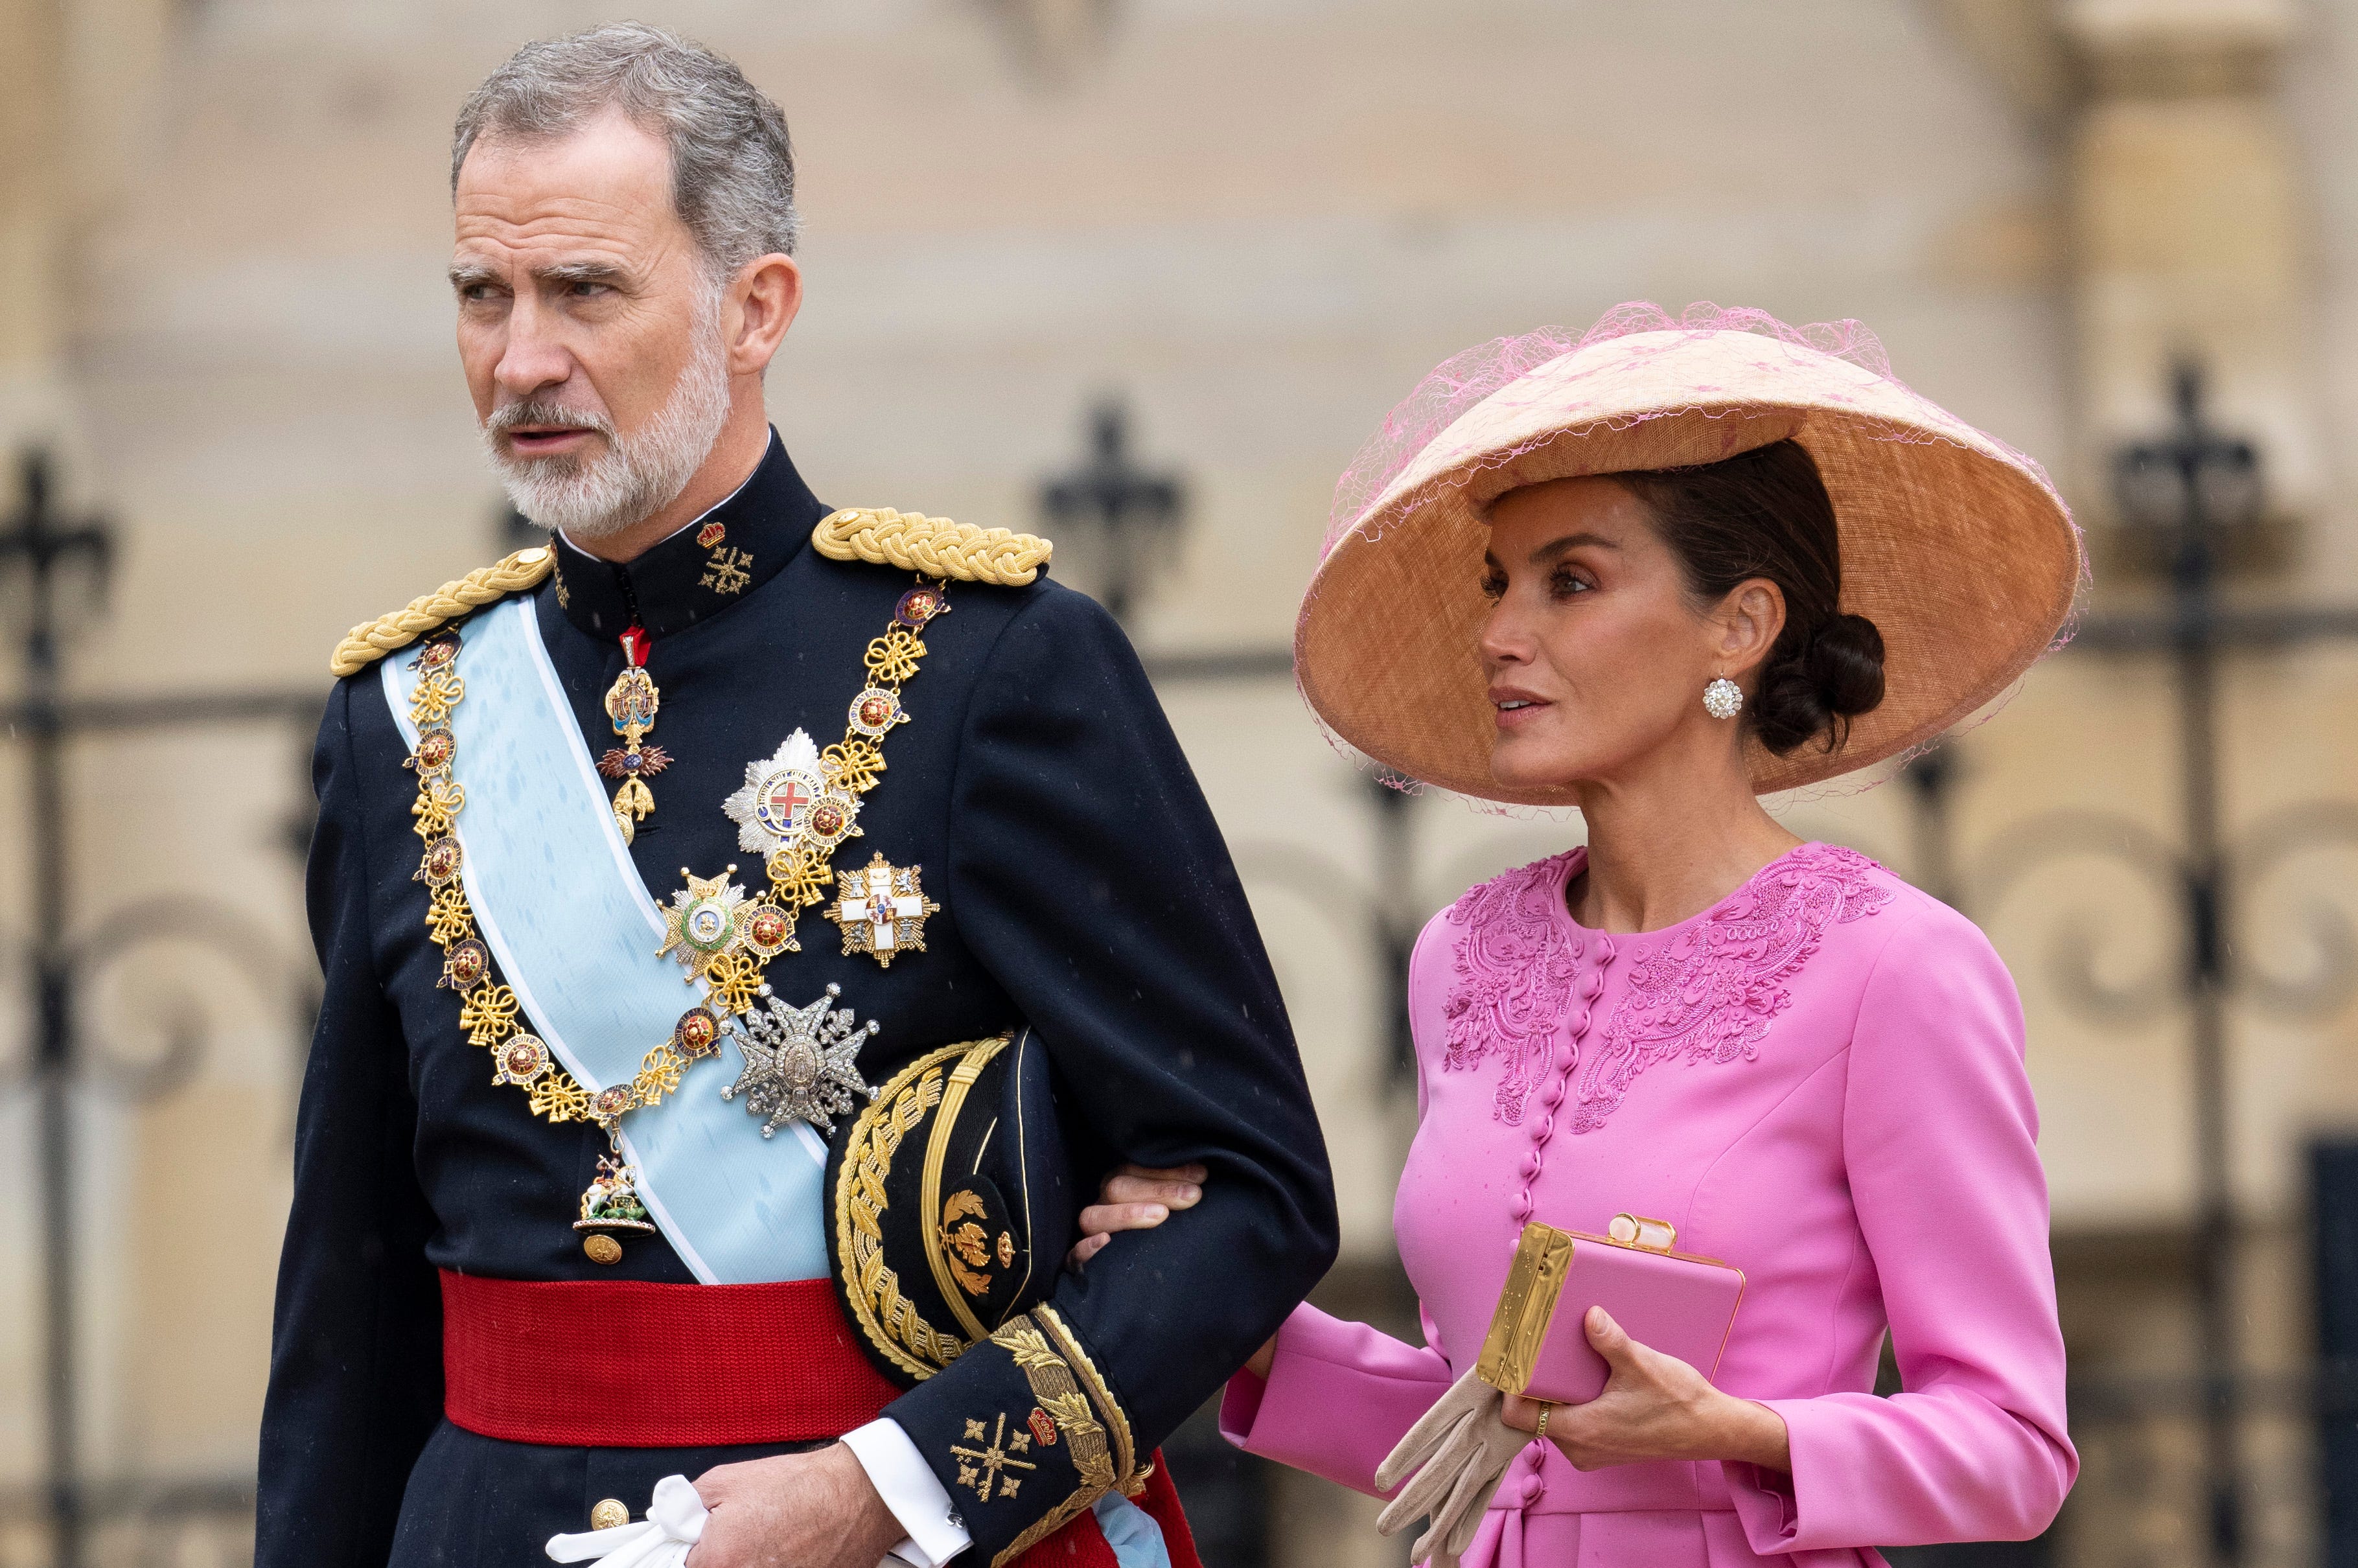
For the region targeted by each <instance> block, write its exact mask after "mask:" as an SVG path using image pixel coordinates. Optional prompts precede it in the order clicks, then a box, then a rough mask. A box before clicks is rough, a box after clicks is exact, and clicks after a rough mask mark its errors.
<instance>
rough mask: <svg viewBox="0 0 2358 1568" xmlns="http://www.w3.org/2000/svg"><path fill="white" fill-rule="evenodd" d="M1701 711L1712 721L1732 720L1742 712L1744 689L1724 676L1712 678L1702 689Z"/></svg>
mask: <svg viewBox="0 0 2358 1568" xmlns="http://www.w3.org/2000/svg"><path fill="white" fill-rule="evenodd" d="M1703 710H1704V712H1705V713H1708V714H1710V715H1711V716H1712V717H1713V718H1714V719H1733V718H1735V717H1736V715H1737V714H1738V713H1740V712H1742V711H1743V710H1744V688H1743V687H1740V686H1738V685H1736V683H1735V682H1734V681H1732V680H1730V679H1728V678H1727V677H1726V676H1713V677H1712V679H1711V682H1710V684H1709V685H1707V686H1705V687H1704V688H1703Z"/></svg>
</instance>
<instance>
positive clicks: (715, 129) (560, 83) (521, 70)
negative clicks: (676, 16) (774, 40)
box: [450, 22, 802, 278]
mask: <svg viewBox="0 0 2358 1568" xmlns="http://www.w3.org/2000/svg"><path fill="white" fill-rule="evenodd" d="M608 109H619V110H621V111H622V113H623V114H627V115H628V116H630V118H631V120H632V121H633V123H634V124H638V125H641V126H643V127H644V128H645V129H646V130H647V131H648V132H650V133H652V134H654V135H661V136H662V137H663V138H664V140H665V143H666V144H667V145H668V146H670V148H671V194H672V205H673V207H674V208H675V209H676V211H678V213H679V217H680V222H683V223H685V224H687V230H688V232H689V233H691V234H693V235H694V236H695V237H696V243H697V246H698V249H699V250H701V251H702V252H703V253H704V260H705V263H706V265H707V266H708V268H709V269H710V270H711V271H712V273H713V274H714V275H715V276H716V278H719V277H726V276H728V275H729V274H730V273H732V272H734V271H736V270H737V268H739V267H741V266H742V265H745V264H746V263H747V262H749V261H752V259H753V258H754V257H755V256H759V255H767V254H770V253H771V252H773V251H779V252H784V254H787V255H792V254H794V250H795V237H796V235H797V233H798V232H799V231H800V229H801V227H802V220H801V218H800V217H799V216H798V215H797V214H796V213H795V149H794V144H793V143H792V142H791V141H789V140H788V139H787V136H786V117H785V116H784V114H780V113H779V112H778V106H777V104H776V103H773V102H772V101H771V99H770V96H769V94H768V93H765V92H763V91H762V90H761V89H760V88H758V87H755V86H754V85H753V84H752V82H750V81H746V80H745V73H744V72H743V71H741V70H738V69H737V67H736V66H735V65H734V64H732V63H731V62H730V61H729V60H726V59H721V58H720V57H719V55H717V54H714V53H713V52H712V51H711V50H710V49H706V48H704V47H703V46H702V45H700V44H694V43H690V42H689V41H688V40H687V39H686V38H681V37H680V36H679V35H677V34H676V33H670V32H666V31H665V30H664V29H663V28H661V27H650V26H648V25H647V24H646V23H644V22H608V23H606V24H605V25H604V26H603V27H591V28H590V29H589V30H588V31H586V32H579V33H575V34H573V35H572V36H571V37H569V38H550V39H545V40H543V41H541V42H538V43H530V44H526V45H525V46H524V48H522V49H518V50H516V52H515V53H514V54H513V55H510V56H509V57H508V59H507V62H506V63H505V64H503V65H502V66H501V67H500V68H499V69H498V70H494V71H493V72H492V74H491V75H490V76H488V77H486V78H485V79H484V81H483V84H482V85H481V87H478V88H476V89H475V91H474V92H473V93H472V94H471V95H470V96H469V97H468V99H467V102H466V103H465V104H464V105H463V106H462V107H461V108H460V111H459V124H458V127H457V130H456V131H455V133H454V134H453V135H452V136H451V141H450V189H451V192H452V194H454V195H455V194H456V193H457V191H458V189H459V169H460V166H462V165H463V164H465V163H466V161H467V154H468V152H469V150H470V149H471V148H472V147H473V146H474V145H475V144H476V143H477V142H478V141H481V140H483V139H485V138H487V137H497V136H522V137H529V138H546V137H555V136H562V135H566V134H567V133H568V132H570V131H573V130H576V129H578V128H579V126H581V125H582V124H585V123H587V122H588V121H590V120H592V119H594V118H596V117H597V116H598V115H599V114H602V113H603V112H605V111H606V110H608Z"/></svg>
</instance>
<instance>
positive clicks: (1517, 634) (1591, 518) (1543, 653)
mask: <svg viewBox="0 0 2358 1568" xmlns="http://www.w3.org/2000/svg"><path fill="white" fill-rule="evenodd" d="M1486 562H1487V565H1486V571H1487V578H1486V580H1485V583H1484V587H1485V589H1486V590H1487V593H1488V595H1489V597H1490V600H1491V604H1492V609H1491V611H1490V614H1489V618H1488V619H1487V621H1486V622H1483V626H1482V640H1481V653H1482V664H1483V669H1484V672H1485V674H1487V676H1488V677H1489V697H1490V704H1491V707H1492V708H1494V709H1495V710H1496V715H1497V724H1498V730H1497V739H1496V741H1495V743H1494V744H1493V746H1492V748H1491V752H1490V772H1491V773H1492V775H1493V776H1494V777H1496V778H1497V779H1498V782H1499V783H1501V784H1510V785H1515V786H1519V787H1531V786H1537V785H1550V784H1576V783H1583V782H1588V781H1595V780H1612V779H1616V778H1618V777H1622V776H1625V775H1627V774H1628V773H1631V772H1632V771H1633V770H1634V769H1635V768H1636V767H1637V766H1638V765H1639V764H1640V763H1641V762H1643V761H1644V759H1646V758H1648V757H1649V756H1651V755H1654V754H1656V753H1659V752H1662V751H1663V750H1664V748H1666V747H1671V748H1677V749H1679V750H1680V752H1681V754H1682V755H1683V754H1684V749H1685V747H1686V746H1689V745H1693V746H1700V747H1702V748H1704V752H1705V753H1706V754H1716V753H1718V752H1719V751H1720V750H1721V749H1722V748H1724V749H1725V755H1727V756H1728V757H1731V758H1734V757H1737V756H1740V747H1739V745H1738V741H1737V735H1736V723H1735V722H1733V721H1730V720H1726V719H1714V718H1712V717H1711V716H1710V715H1709V714H1707V713H1705V712H1704V706H1703V688H1704V685H1705V683H1707V682H1708V681H1710V680H1711V679H1712V678H1713V677H1714V676H1723V675H1724V676H1728V677H1730V678H1731V679H1733V680H1735V681H1736V683H1737V684H1738V685H1739V686H1742V687H1745V688H1746V691H1747V695H1748V694H1749V692H1750V690H1751V687H1752V681H1751V679H1750V678H1749V677H1750V675H1751V672H1752V670H1753V669H1754V667H1755V666H1756V665H1758V663H1759V661H1760V659H1761V658H1762V657H1763V656H1764V655H1765V654H1767V652H1768V648H1769V646H1770V645H1771V644H1772V643H1774V642H1775V641H1776V636H1777V632H1778V630H1779V628H1780V627H1781V626H1782V625H1783V624H1784V601H1783V596H1782V595H1781V594H1779V592H1778V590H1777V589H1776V588H1775V586H1774V585H1772V584H1769V583H1767V582H1765V581H1760V580H1758V579H1755V580H1752V581H1747V582H1745V583H1740V584H1738V585H1737V586H1736V588H1735V589H1733V590H1731V591H1730V593H1729V594H1728V596H1727V598H1726V599H1725V600H1722V601H1721V602H1720V603H1719V604H1717V605H1714V606H1710V607H1707V608H1704V609H1701V610H1699V609H1698V608H1697V607H1696V606H1695V604H1694V602H1693V600H1691V599H1690V598H1689V597H1688V594H1687V592H1686V586H1685V581H1684V579H1683V577H1682V573H1681V569H1680V566H1679V562H1678V559H1677V557H1674V556H1673V555H1671V550H1670V547H1669V546H1667V545H1665V544H1663V543H1662V541H1661V540H1660V537H1658V536H1657V535H1656V534H1655V532H1654V529H1653V526H1652V524H1651V522H1650V519H1649V517H1648V515H1647V512H1646V508H1645V506H1644V504H1643V503H1640V502H1639V500H1638V498H1637V497H1636V496H1634V495H1632V494H1631V493H1630V492H1628V491H1626V490H1624V489H1622V488H1621V487H1620V486H1619V485H1617V484H1616V483H1614V482H1613V481H1611V480H1609V479H1569V480H1557V481H1552V482H1550V483H1547V484H1539V485H1531V486H1529V487H1526V488H1525V489H1522V490H1518V491H1513V492H1509V493H1508V494H1507V495H1505V496H1503V497H1501V498H1500V499H1499V500H1498V503H1496V504H1494V505H1493V506H1492V507H1491V509H1490V548H1489V552H1488V554H1487V557H1486ZM1739 765H1740V764H1739Z"/></svg>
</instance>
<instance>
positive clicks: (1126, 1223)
mask: <svg viewBox="0 0 2358 1568" xmlns="http://www.w3.org/2000/svg"><path fill="white" fill-rule="evenodd" d="M1208 1174H1209V1173H1208V1172H1206V1170H1205V1169H1204V1167H1203V1166H1201V1165H1174V1166H1171V1167H1170V1168H1169V1169H1167V1170H1157V1169H1155V1168H1154V1167H1152V1166H1150V1165H1124V1166H1123V1167H1121V1169H1120V1170H1118V1171H1116V1172H1115V1173H1113V1174H1112V1175H1110V1176H1108V1177H1107V1178H1106V1179H1105V1183H1104V1184H1103V1185H1101V1186H1100V1187H1098V1201H1097V1202H1095V1203H1093V1204H1091V1205H1090V1206H1088V1207H1087V1208H1085V1209H1083V1210H1081V1238H1080V1239H1079V1240H1078V1241H1076V1242H1074V1243H1073V1249H1072V1251H1070V1252H1068V1253H1066V1254H1065V1264H1066V1266H1067V1267H1069V1268H1074V1269H1078V1268H1079V1267H1080V1266H1081V1265H1082V1264H1084V1263H1086V1262H1087V1261H1088V1260H1090V1259H1092V1258H1094V1257H1096V1256H1097V1255H1098V1253H1099V1252H1100V1251H1102V1250H1104V1249H1105V1244H1106V1243H1107V1242H1109V1241H1110V1240H1112V1239H1113V1233H1114V1232H1115V1231H1117V1230H1152V1229H1153V1228H1154V1227H1156V1226H1158V1225H1161V1224H1162V1223H1163V1221H1164V1220H1166V1219H1169V1218H1170V1217H1171V1214H1172V1211H1173V1210H1174V1209H1182V1208H1194V1207H1195V1206H1196V1204H1198V1203H1200V1202H1201V1201H1203V1196H1204V1178H1205V1177H1206V1175H1208ZM1276 1359H1277V1336H1275V1335H1271V1336H1270V1339H1269V1343H1268V1344H1266V1345H1264V1346H1261V1347H1260V1349H1258V1350H1256V1351H1254V1352H1253V1357H1252V1359H1251V1360H1249V1361H1248V1362H1246V1363H1245V1370H1246V1371H1248V1372H1250V1373H1251V1374H1252V1375H1253V1376H1254V1377H1256V1378H1267V1377H1268V1376H1269V1368H1270V1366H1271V1363H1273V1362H1274V1361H1275V1360H1276Z"/></svg>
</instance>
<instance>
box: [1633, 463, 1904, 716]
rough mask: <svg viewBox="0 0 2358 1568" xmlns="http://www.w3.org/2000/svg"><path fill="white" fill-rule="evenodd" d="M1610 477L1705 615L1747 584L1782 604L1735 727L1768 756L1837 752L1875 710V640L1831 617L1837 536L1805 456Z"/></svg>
mask: <svg viewBox="0 0 2358 1568" xmlns="http://www.w3.org/2000/svg"><path fill="white" fill-rule="evenodd" d="M1611 477H1612V478H1613V479H1614V480H1615V481H1617V482H1618V483H1619V484H1620V485H1622V486H1623V488H1625V489H1627V490H1628V492H1629V493H1631V494H1632V495H1635V496H1636V497H1637V498H1638V499H1639V501H1640V502H1642V503H1645V506H1646V509H1647V511H1649V512H1650V513H1651V514H1653V524H1654V531H1655V532H1656V533H1657V534H1658V535H1660V537H1661V540H1662V542H1663V543H1664V544H1666V545H1668V546H1670V547H1671V554H1672V555H1674V556H1676V557H1678V558H1679V565H1680V566H1681V568H1683V570H1684V572H1685V575H1686V585H1687V591H1688V592H1689V593H1690V594H1691V595H1693V598H1694V599H1695V600H1698V601H1699V602H1701V603H1704V604H1716V603H1718V602H1719V601H1720V600H1722V599H1724V598H1725V597H1726V596H1727V593H1728V591H1729V590H1730V589H1733V588H1735V587H1736V584H1738V583H1740V582H1743V581H1745V580H1746V579H1749V578H1766V579H1768V580H1769V581H1770V582H1773V583H1775V584H1776V585H1777V587H1778V588H1779V590H1781V591H1782V592H1783V594H1784V595H1785V629H1784V630H1783V631H1782V632H1781V633H1778V637H1777V643H1776V646H1775V647H1773V648H1771V649H1769V651H1768V658H1767V660H1765V661H1764V662H1763V663H1762V664H1761V666H1760V673H1759V681H1758V690H1756V691H1755V692H1754V693H1753V695H1752V697H1751V700H1750V701H1748V702H1747V703H1746V704H1745V708H1744V713H1745V718H1746V720H1747V722H1749V723H1750V724H1751V726H1752V727H1753V730H1754V731H1755V732H1756V733H1757V734H1758V735H1759V737H1760V743H1761V744H1762V745H1764V746H1766V747H1768V750H1769V751H1771V752H1775V753H1777V754H1778V755H1779V756H1783V755H1784V754H1785V753H1786V752H1790V751H1792V750H1794V749H1795V748H1796V747H1798V746H1800V745H1801V744H1802V743H1803V742H1804V741H1819V742H1820V743H1821V744H1822V745H1823V748H1824V749H1825V750H1826V751H1828V752H1833V751H1838V750H1840V749H1841V747H1842V744H1843V742H1844V741H1846V740H1848V739H1849V738H1850V720H1851V719H1852V717H1853V716H1854V715H1856V714H1861V713H1866V712H1868V711H1870V710H1872V709H1873V708H1875V706H1876V705H1877V703H1879V702H1881V701H1882V700H1883V633H1880V632H1878V631H1877V630H1876V626H1875V622H1872V621H1869V620H1868V619H1867V618H1866V616H1864V615H1846V614H1844V613H1843V611H1842V609H1841V603H1842V535H1841V534H1840V532H1839V531H1838V530H1837V529H1836V527H1835V526H1834V506H1833V501H1832V500H1830V499H1829V498H1828V497H1827V495H1826V485H1825V481H1823V479H1821V478H1819V477H1818V465H1817V464H1816V462H1815V461H1813V460H1812V459H1811V457H1810V454H1809V452H1808V451H1807V450H1805V449H1803V448H1802V447H1801V444H1800V443H1799V442H1796V441H1790V440H1787V441H1774V442H1771V443H1770V444H1769V445H1768V446H1765V447H1758V448H1755V449H1753V450H1751V451H1748V452H1745V453H1742V454H1740V455H1739V456H1736V457H1733V458H1728V459H1725V460H1722V461H1720V462H1715V463H1703V464H1700V465H1698V466H1696V467H1694V468H1683V469H1655V470H1650V471H1647V472H1640V473H1617V474H1614V475H1612V476H1611Z"/></svg>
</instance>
